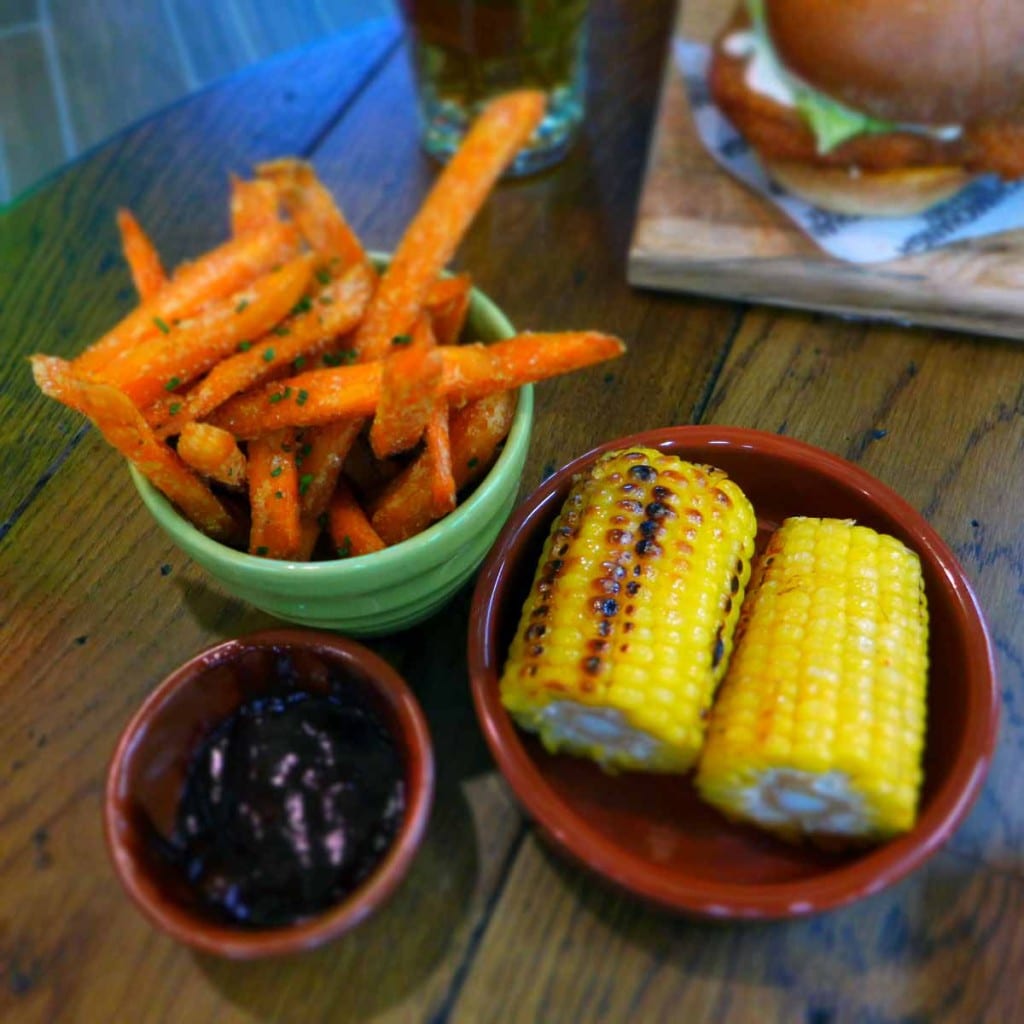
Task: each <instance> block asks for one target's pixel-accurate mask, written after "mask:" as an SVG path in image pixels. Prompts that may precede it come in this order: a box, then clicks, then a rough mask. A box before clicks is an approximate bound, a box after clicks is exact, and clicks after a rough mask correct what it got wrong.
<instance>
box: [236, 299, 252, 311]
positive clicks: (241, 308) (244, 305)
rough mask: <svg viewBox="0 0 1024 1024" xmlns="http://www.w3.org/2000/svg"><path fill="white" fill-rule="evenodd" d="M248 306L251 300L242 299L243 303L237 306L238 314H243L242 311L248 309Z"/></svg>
mask: <svg viewBox="0 0 1024 1024" xmlns="http://www.w3.org/2000/svg"><path fill="white" fill-rule="evenodd" d="M248 305H249V300H248V299H242V300H241V301H240V302H239V303H238V305H237V306H235V312H236V313H241V312H242V310H243V309H245V308H246V307H247V306H248Z"/></svg>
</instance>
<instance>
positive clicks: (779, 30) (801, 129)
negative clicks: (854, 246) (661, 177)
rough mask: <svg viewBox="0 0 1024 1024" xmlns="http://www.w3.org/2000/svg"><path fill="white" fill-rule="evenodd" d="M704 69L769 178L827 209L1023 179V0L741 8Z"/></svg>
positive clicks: (910, 201) (903, 209) (874, 207)
mask: <svg viewBox="0 0 1024 1024" xmlns="http://www.w3.org/2000/svg"><path fill="white" fill-rule="evenodd" d="M709 74H710V82H709V85H710V91H711V95H712V96H713V98H714V100H715V102H716V103H717V105H718V107H719V109H720V110H721V111H722V112H723V113H724V114H725V115H726V117H728V119H729V120H730V121H731V122H732V124H733V125H734V127H735V128H736V129H737V131H738V132H740V134H741V135H743V136H744V137H745V138H746V139H747V141H748V142H749V143H750V144H751V145H752V147H753V148H754V150H755V152H756V153H757V155H758V157H759V159H760V161H761V163H762V164H763V165H764V168H765V170H766V171H767V173H768V175H769V176H770V177H771V178H773V179H774V180H775V181H776V182H777V183H778V184H780V185H781V186H783V188H785V189H787V190H788V191H790V192H792V193H794V194H795V195H798V196H800V197H802V198H804V199H806V200H808V201H809V202H811V203H813V204H815V205H816V206H820V207H823V208H824V209H828V210H835V211H838V212H841V213H854V214H870V215H888V216H907V215H910V214H913V213H918V212H920V211H921V210H923V209H926V208H927V207H929V206H931V205H933V204H934V203H937V202H939V201H941V200H943V199H946V198H948V197H950V196H952V195H953V194H954V193H956V192H957V191H959V190H960V189H961V188H963V186H964V185H966V184H967V183H968V182H969V181H970V180H971V179H972V178H973V177H975V176H976V175H979V174H984V173H994V174H996V175H998V176H999V177H1001V178H1004V179H1015V178H1021V177H1024V0H746V2H745V3H744V4H743V5H742V6H741V7H740V9H739V10H738V11H737V13H736V15H735V17H734V18H733V20H732V22H731V23H730V24H729V25H728V26H727V28H726V29H725V30H724V31H723V32H722V33H721V34H720V35H719V37H718V39H717V40H716V42H715V46H714V52H713V57H712V61H711V66H710V72H709Z"/></svg>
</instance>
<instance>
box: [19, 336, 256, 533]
mask: <svg viewBox="0 0 1024 1024" xmlns="http://www.w3.org/2000/svg"><path fill="white" fill-rule="evenodd" d="M32 374H33V376H34V377H35V380H36V383H37V384H38V385H39V388H40V390H41V391H43V393H44V394H47V395H49V396H50V397H51V398H55V399H57V401H59V402H62V403H63V404H64V405H67V406H70V407H71V408H72V409H76V410H77V411H78V412H81V413H83V414H84V415H86V416H88V417H89V419H90V420H92V421H93V423H95V425H96V427H97V428H98V429H99V431H100V433H101V434H103V436H104V438H106V440H107V441H108V442H109V443H110V444H111V445H113V446H114V447H115V448H116V449H117V450H118V451H119V452H121V454H122V455H124V456H125V457H126V458H127V459H128V460H129V461H130V462H132V463H133V464H134V465H135V466H136V467H137V468H138V470H139V471H140V472H141V473H142V474H143V475H144V476H145V477H146V478H147V479H148V480H149V481H150V482H151V483H152V484H153V486H154V487H156V488H158V489H159V490H160V491H162V492H163V493H164V494H165V495H166V496H167V497H168V498H169V499H170V500H171V501H172V502H174V504H175V505H177V506H178V508H180V509H181V511H182V512H183V513H184V514H185V516H186V517H187V518H188V519H189V520H191V522H192V523H194V524H195V526H197V527H198V528H199V529H200V530H202V531H203V532H204V533H206V534H208V535H209V536H211V537H214V538H216V539H218V540H223V541H231V540H233V539H234V538H235V537H236V534H237V530H236V526H237V524H236V522H235V520H234V518H233V517H232V515H231V513H230V512H229V511H228V510H227V508H225V507H224V505H222V504H221V502H220V501H219V500H218V498H217V497H216V495H214V494H213V492H212V491H211V490H210V489H209V488H208V487H207V486H206V484H204V483H203V482H202V481H201V480H200V479H199V477H197V476H196V475H195V474H194V473H193V472H192V471H191V470H190V469H189V468H188V467H187V466H186V465H185V463H184V462H182V460H181V459H180V458H179V457H178V456H177V455H176V454H175V452H174V451H173V450H172V449H171V448H170V447H168V445H166V444H165V443H164V442H163V441H161V440H159V439H158V438H157V437H156V436H155V435H154V434H153V432H152V431H151V430H150V429H149V426H148V425H147V424H146V421H145V420H144V419H143V418H142V414H141V413H140V412H139V411H138V409H136V408H135V406H134V405H133V404H132V402H131V399H129V398H128V397H127V396H126V395H124V394H123V393H122V392H120V391H118V390H117V388H114V387H111V386H110V385H108V384H101V383H97V382H95V381H88V380H82V379H81V378H79V377H77V376H76V375H75V374H74V372H73V370H72V365H71V364H70V363H68V362H66V361H65V360H63V359H58V358H56V357H55V356H32Z"/></svg>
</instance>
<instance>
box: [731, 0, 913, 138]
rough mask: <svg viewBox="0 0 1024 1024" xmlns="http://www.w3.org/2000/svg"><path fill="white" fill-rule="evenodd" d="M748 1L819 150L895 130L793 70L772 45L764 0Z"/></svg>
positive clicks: (762, 44)
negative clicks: (838, 99)
mask: <svg viewBox="0 0 1024 1024" xmlns="http://www.w3.org/2000/svg"><path fill="white" fill-rule="evenodd" d="M746 2H747V11H748V12H749V14H750V20H751V22H752V23H753V26H754V32H755V34H756V35H757V41H758V45H759V46H760V47H763V48H764V49H765V50H766V51H767V53H769V54H770V55H771V60H772V62H773V64H774V66H775V70H776V72H777V73H778V75H779V76H780V77H781V78H782V79H783V80H784V81H785V82H786V83H787V84H788V85H789V86H790V87H791V88H792V90H793V102H794V104H795V106H796V109H797V110H798V111H799V113H800V114H801V116H802V117H803V119H804V120H805V121H806V122H807V126H808V127H809V128H810V129H811V131H812V132H813V133H814V139H815V143H816V145H817V148H818V152H819V153H828V152H829V151H830V150H833V149H835V148H836V146H839V145H842V143H844V142H846V140H847V139H852V138H853V137H854V136H856V135H863V134H864V133H866V132H874V133H881V132H891V131H893V130H894V129H895V127H896V126H895V125H894V124H893V122H891V121H881V120H879V119H878V118H875V117H871V116H869V115H868V114H861V113H860V112H859V111H856V110H853V109H851V108H850V107H848V106H846V105H845V104H843V103H839V102H838V101H837V100H834V99H831V98H830V97H829V96H826V95H825V94H824V93H822V92H819V91H818V90H817V89H815V88H813V87H812V86H810V85H808V84H807V83H806V82H802V81H800V80H799V79H798V78H796V77H795V76H793V75H791V74H789V72H788V71H786V69H785V67H784V66H783V64H782V61H781V60H779V57H778V55H777V54H776V53H775V48H774V46H772V41H771V36H770V35H769V34H768V28H767V25H766V23H765V16H764V0H746Z"/></svg>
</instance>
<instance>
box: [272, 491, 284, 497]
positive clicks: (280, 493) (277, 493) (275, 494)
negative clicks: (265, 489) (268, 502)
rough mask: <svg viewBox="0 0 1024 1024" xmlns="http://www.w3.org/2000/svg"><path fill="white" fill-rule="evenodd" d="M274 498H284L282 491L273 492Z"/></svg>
mask: <svg viewBox="0 0 1024 1024" xmlns="http://www.w3.org/2000/svg"><path fill="white" fill-rule="evenodd" d="M274 497H275V498H283V497H284V491H274Z"/></svg>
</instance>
